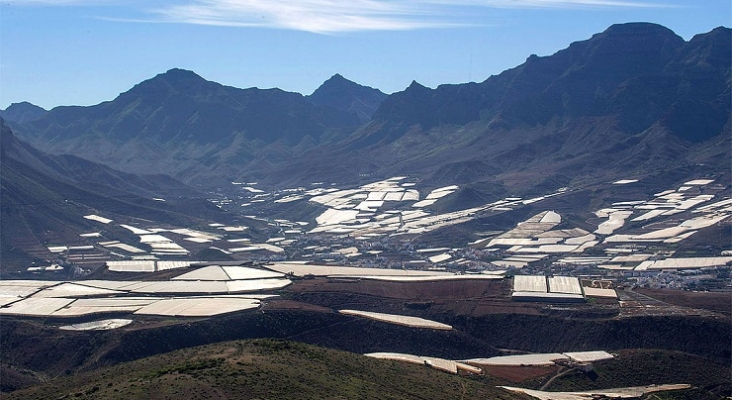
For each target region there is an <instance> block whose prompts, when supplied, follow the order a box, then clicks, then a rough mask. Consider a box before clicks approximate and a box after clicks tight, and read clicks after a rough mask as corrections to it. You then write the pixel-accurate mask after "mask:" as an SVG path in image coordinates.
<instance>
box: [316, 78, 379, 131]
mask: <svg viewBox="0 0 732 400" xmlns="http://www.w3.org/2000/svg"><path fill="white" fill-rule="evenodd" d="M386 97H387V95H386V94H384V93H383V92H382V91H380V90H379V89H374V88H370V87H367V86H361V85H359V84H357V83H355V82H352V81H349V80H348V79H346V78H344V77H343V76H341V75H340V74H335V75H333V76H332V77H330V79H328V80H327V81H325V82H324V83H323V84H322V85H320V87H319V88H317V89H316V90H315V91H314V92H313V94H311V95H310V96H307V99H308V100H310V102H312V103H313V104H316V105H320V106H329V107H333V108H335V109H338V110H341V111H347V112H348V113H349V114H352V115H355V116H356V117H358V119H359V120H360V121H361V122H362V123H366V122H369V121H370V120H371V117H372V116H373V115H374V112H376V110H377V109H378V108H379V105H381V103H382V102H383V101H384V99H386Z"/></svg>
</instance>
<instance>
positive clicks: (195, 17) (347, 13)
mask: <svg viewBox="0 0 732 400" xmlns="http://www.w3.org/2000/svg"><path fill="white" fill-rule="evenodd" d="M650 7H666V6H665V5H663V4H658V3H650V2H642V1H633V0H389V1H387V0H279V1H273V0H195V1H193V2H192V3H188V4H177V5H171V6H165V7H161V8H158V9H156V10H154V11H153V12H154V13H155V14H156V15H157V16H158V17H159V18H161V19H162V20H164V21H168V22H178V23H190V24H201V25H217V26H250V27H251V26H254V27H267V28H277V29H290V30H299V31H307V32H314V33H335V32H349V31H369V30H411V29H421V28H435V27H449V26H461V25H466V23H465V22H464V21H465V20H466V17H469V16H470V12H471V11H475V10H476V9H490V8H521V9H528V8H598V9H600V8H604V9H606V8H650ZM467 19H469V18H467Z"/></svg>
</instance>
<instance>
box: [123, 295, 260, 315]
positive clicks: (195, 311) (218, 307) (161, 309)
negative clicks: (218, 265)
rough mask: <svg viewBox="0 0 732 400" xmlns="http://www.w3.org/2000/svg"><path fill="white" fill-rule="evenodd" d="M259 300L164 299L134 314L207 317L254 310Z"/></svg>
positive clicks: (233, 298) (234, 298)
mask: <svg viewBox="0 0 732 400" xmlns="http://www.w3.org/2000/svg"><path fill="white" fill-rule="evenodd" d="M258 307H259V300H254V299H241V298H236V297H232V298H195V299H186V298H181V299H166V300H161V301H158V302H156V303H153V304H150V305H148V306H145V307H143V308H141V309H139V310H138V311H136V312H135V314H143V315H162V316H171V317H176V316H177V317H207V316H212V315H220V314H228V313H232V312H237V311H243V310H250V309H256V308H258Z"/></svg>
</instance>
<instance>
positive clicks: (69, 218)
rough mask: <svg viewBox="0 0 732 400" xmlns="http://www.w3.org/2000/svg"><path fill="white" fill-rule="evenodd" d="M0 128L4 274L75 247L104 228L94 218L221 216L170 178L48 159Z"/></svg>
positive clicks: (173, 219)
mask: <svg viewBox="0 0 732 400" xmlns="http://www.w3.org/2000/svg"><path fill="white" fill-rule="evenodd" d="M0 127H1V133H2V138H1V139H2V140H1V144H0V161H1V162H2V166H1V168H0V177H1V180H0V182H1V184H2V187H1V189H0V196H2V198H1V199H0V202H1V203H2V218H1V219H0V221H1V222H0V223H1V224H2V226H1V227H0V234H1V235H2V246H3V248H2V255H3V269H2V271H3V272H6V271H7V270H6V267H8V266H10V265H14V266H18V265H23V263H28V264H29V263H30V262H32V261H38V260H43V259H44V258H45V259H47V258H48V257H51V254H50V253H48V250H47V249H46V247H45V246H46V245H48V244H49V243H56V242H58V241H61V242H64V241H67V242H70V243H76V242H78V241H79V240H80V239H79V234H80V233H84V232H89V231H95V230H98V229H99V224H98V223H96V222H92V221H89V220H86V219H84V218H83V216H84V215H88V214H91V213H96V212H100V213H103V214H105V215H108V216H112V215H114V216H115V218H116V216H128V217H136V218H146V219H150V220H156V221H166V222H169V223H176V222H177V223H184V222H185V223H186V224H187V223H189V222H191V220H192V218H191V217H190V215H197V216H199V217H202V218H203V217H209V218H212V219H219V218H221V211H220V210H219V209H218V208H216V207H214V206H213V205H211V204H209V203H208V202H206V201H204V196H203V195H202V194H200V193H198V192H196V191H195V190H193V189H191V188H190V187H188V186H185V185H183V184H182V183H180V182H177V181H175V180H173V179H172V178H170V177H169V176H166V175H147V176H142V175H134V174H130V173H125V172H120V171H116V170H114V169H112V168H109V167H107V166H104V165H101V164H97V163H93V162H90V161H87V160H84V159H81V158H78V157H75V156H69V155H62V156H54V155H48V154H46V153H43V152H41V151H38V150H36V149H35V148H33V147H31V146H29V145H27V144H26V143H23V142H22V141H20V140H18V139H17V138H16V137H15V135H13V132H12V131H11V130H10V129H9V128H8V127H7V126H6V125H5V122H4V120H2V119H0ZM154 198H166V199H167V201H165V202H161V201H157V200H154ZM196 199H199V200H196ZM184 210H185V211H184ZM189 213H190V214H189ZM21 248H22V249H25V250H27V249H31V248H35V249H38V253H36V254H28V253H27V252H26V251H25V250H21Z"/></svg>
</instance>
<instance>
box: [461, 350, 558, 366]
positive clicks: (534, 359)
mask: <svg viewBox="0 0 732 400" xmlns="http://www.w3.org/2000/svg"><path fill="white" fill-rule="evenodd" d="M567 359H569V357H568V356H567V355H565V354H561V353H539V354H520V355H514V356H498V357H490V358H471V359H469V360H463V361H464V362H465V363H467V364H471V365H477V366H479V367H480V366H487V365H495V366H514V367H522V366H549V365H555V364H556V361H557V360H567Z"/></svg>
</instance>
